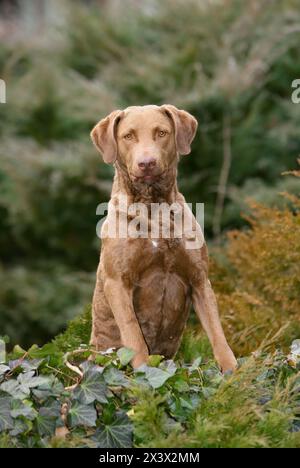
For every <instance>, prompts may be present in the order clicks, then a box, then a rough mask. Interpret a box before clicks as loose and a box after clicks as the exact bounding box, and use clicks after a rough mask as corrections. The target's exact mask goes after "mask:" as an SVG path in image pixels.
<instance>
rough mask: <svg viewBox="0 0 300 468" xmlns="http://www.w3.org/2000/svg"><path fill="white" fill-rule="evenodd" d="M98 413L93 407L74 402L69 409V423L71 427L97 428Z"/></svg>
mask: <svg viewBox="0 0 300 468" xmlns="http://www.w3.org/2000/svg"><path fill="white" fill-rule="evenodd" d="M96 419H97V412H96V409H95V408H94V406H93V405H83V404H82V403H80V402H79V401H74V402H73V403H72V406H71V408H70V409H69V414H68V421H69V425H70V426H71V427H75V426H81V425H83V426H87V427H95V426H96Z"/></svg>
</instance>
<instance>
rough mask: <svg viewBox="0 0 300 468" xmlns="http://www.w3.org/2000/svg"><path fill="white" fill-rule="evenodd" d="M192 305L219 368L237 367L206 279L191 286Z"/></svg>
mask: <svg viewBox="0 0 300 468" xmlns="http://www.w3.org/2000/svg"><path fill="white" fill-rule="evenodd" d="M193 306H194V309H195V312H196V314H197V316H198V318H199V319H200V321H201V324H202V326H203V328H204V330H205V332H206V333H207V336H208V338H209V340H210V343H211V345H212V348H213V352H214V356H215V359H216V360H217V362H218V364H219V366H220V367H221V370H222V371H223V372H226V371H229V370H234V369H235V368H236V367H237V361H236V359H235V357H234V354H233V352H232V351H231V349H230V347H229V345H228V343H227V340H226V338H225V335H224V331H223V328H222V325H221V322H220V318H219V312H218V306H217V301H216V297H215V294H214V292H213V289H212V287H211V284H210V281H209V280H208V279H207V280H206V281H205V284H204V285H203V284H201V285H200V286H199V287H194V288H193Z"/></svg>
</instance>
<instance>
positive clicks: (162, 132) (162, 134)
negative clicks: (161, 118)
mask: <svg viewBox="0 0 300 468" xmlns="http://www.w3.org/2000/svg"><path fill="white" fill-rule="evenodd" d="M166 134H167V132H165V131H164V130H159V132H158V136H159V137H164V136H166Z"/></svg>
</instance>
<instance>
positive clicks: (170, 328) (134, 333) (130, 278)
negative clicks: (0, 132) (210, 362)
mask: <svg viewBox="0 0 300 468" xmlns="http://www.w3.org/2000/svg"><path fill="white" fill-rule="evenodd" d="M196 130H197V121H196V119H195V118H194V117H192V116H191V115H190V114H189V113H187V112H185V111H183V110H178V109H177V108H176V107H174V106H171V105H163V106H161V107H158V106H143V107H128V108H127V109H125V110H124V111H119V110H118V111H114V112H112V113H111V114H110V115H109V116H108V117H106V118H105V119H103V120H101V121H100V122H99V123H98V124H97V125H96V126H95V128H94V129H93V131H92V133H91V137H92V140H93V143H94V144H95V146H96V148H97V149H98V150H99V151H100V152H101V153H102V155H103V158H104V161H105V162H106V163H109V164H114V165H115V178H114V183H113V189H112V194H111V202H110V208H109V211H108V217H107V220H106V221H105V223H104V225H103V227H102V239H103V240H102V251H101V258H100V263H99V268H98V272H97V283H96V289H95V293H94V299H93V330H92V337H91V344H92V345H94V346H95V347H96V349H97V350H105V349H107V348H110V347H116V348H118V347H121V346H126V347H128V348H131V349H133V350H134V351H135V352H136V354H135V357H134V359H133V362H132V364H133V366H134V367H138V366H140V365H141V364H142V363H145V362H147V358H148V356H149V353H150V354H162V355H164V356H165V357H168V358H170V357H172V356H174V354H175V353H176V351H177V349H178V346H179V344H180V338H181V335H182V333H183V330H184V327H185V324H186V321H187V318H188V314H189V309H190V305H191V303H192V304H193V306H194V309H195V311H196V314H197V316H198V317H199V319H200V320H201V323H202V325H203V327H204V329H205V331H206V333H207V335H208V337H209V340H210V342H211V344H212V347H213V351H214V355H215V358H216V360H217V361H218V363H219V365H220V367H221V369H222V370H223V371H227V370H232V369H234V368H235V367H236V364H237V363H236V359H235V357H234V355H233V353H232V351H231V349H230V347H229V345H228V343H227V341H226V338H225V336H224V332H223V329H222V326H221V323H220V319H219V314H218V309H217V303H216V299H215V295H214V292H213V290H212V287H211V284H210V282H209V279H208V255H207V248H206V245H205V243H204V241H203V237H202V232H201V229H200V227H199V225H198V224H197V223H196V220H195V218H194V217H193V215H192V213H191V211H190V209H189V208H188V206H187V205H186V203H185V200H184V197H183V195H181V194H180V193H179V192H178V189H177V183H176V175H177V164H178V160H179V155H186V154H189V153H190V145H191V142H192V140H193V139H194V136H195V133H196ZM121 198H122V199H124V198H125V199H126V200H127V203H128V206H129V205H131V204H133V203H143V204H144V206H146V209H147V210H148V208H150V206H152V205H153V203H156V204H158V203H165V204H167V206H170V205H172V204H173V203H176V204H177V206H179V207H182V209H183V213H185V214H187V215H188V216H190V218H191V219H192V224H193V226H194V227H195V228H196V230H192V231H191V230H187V229H184V231H183V235H182V237H181V238H180V237H176V236H175V235H174V231H172V232H173V234H172V235H170V236H169V237H165V236H162V231H161V227H162V222H161V219H160V218H159V219H160V221H159V227H160V231H159V234H158V235H157V233H156V237H155V238H153V236H152V237H151V238H149V236H148V237H146V236H143V235H140V237H137V236H130V235H128V234H127V231H125V232H126V235H125V236H124V235H120V232H121V231H120V229H121V228H124V227H125V229H127V225H128V222H130V221H133V222H135V221H136V218H137V216H136V215H135V214H130V213H129V211H128V212H126V213H125V217H124V216H122V214H124V213H122V210H121V209H120V200H121ZM165 206H166V205H165ZM110 212H111V213H112V212H114V214H115V215H116V216H117V220H118V222H119V223H120V224H119V225H118V226H119V230H118V231H117V235H111V233H110V232H109V228H108V225H109V219H110ZM147 213H148V214H147ZM149 213H150V210H149V211H146V215H145V213H144V215H145V216H146V218H147V221H149V220H148V215H149ZM145 216H144V217H145ZM149 216H150V215H149ZM171 219H172V222H173V224H172V226H173V227H174V214H173V215H171ZM124 223H125V224H126V226H125V224H124ZM193 240H194V241H196V243H197V242H198V247H197V248H187V245H186V243H187V242H190V241H193Z"/></svg>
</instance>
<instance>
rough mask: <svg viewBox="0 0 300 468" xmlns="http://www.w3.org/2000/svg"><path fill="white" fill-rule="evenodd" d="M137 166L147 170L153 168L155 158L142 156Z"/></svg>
mask: <svg viewBox="0 0 300 468" xmlns="http://www.w3.org/2000/svg"><path fill="white" fill-rule="evenodd" d="M138 166H139V168H140V169H141V170H142V171H147V170H149V169H153V168H154V167H155V166H156V159H155V158H144V159H143V160H142V161H140V162H139V163H138Z"/></svg>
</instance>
